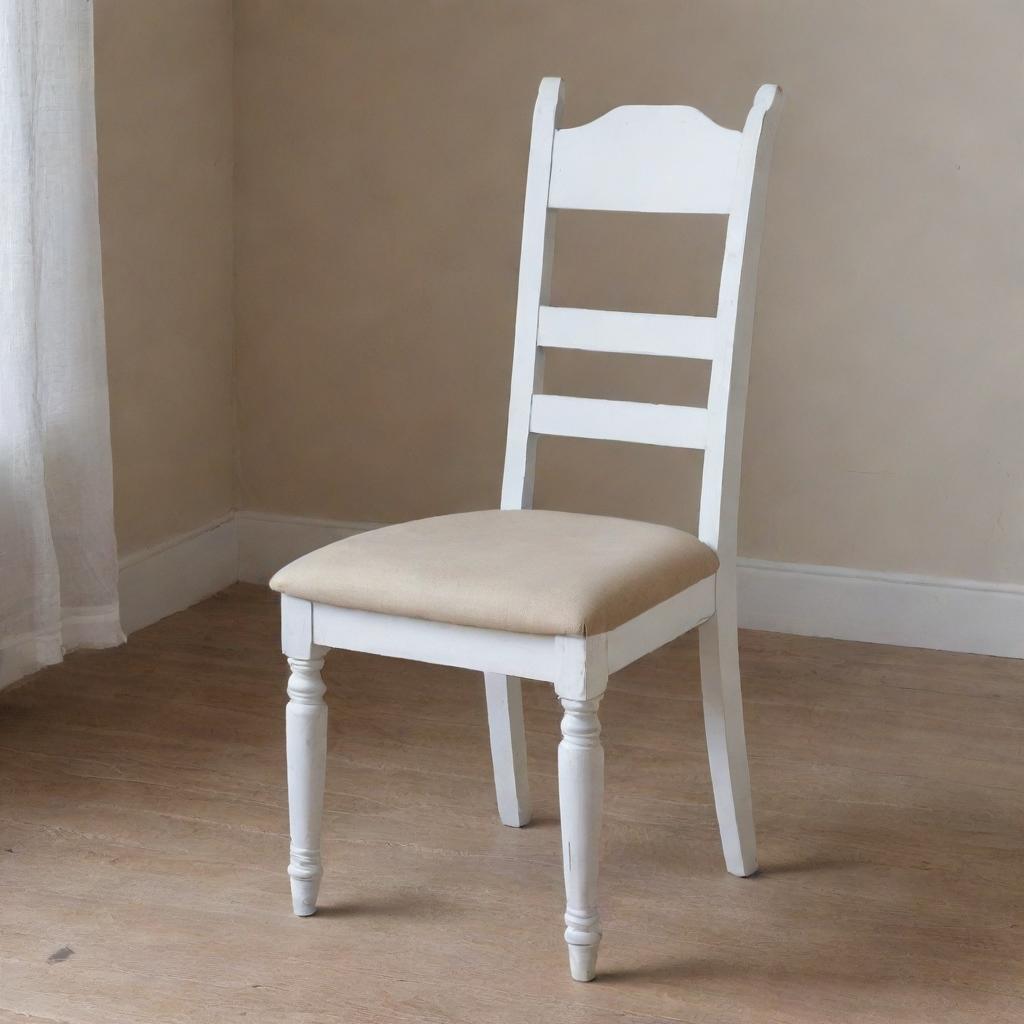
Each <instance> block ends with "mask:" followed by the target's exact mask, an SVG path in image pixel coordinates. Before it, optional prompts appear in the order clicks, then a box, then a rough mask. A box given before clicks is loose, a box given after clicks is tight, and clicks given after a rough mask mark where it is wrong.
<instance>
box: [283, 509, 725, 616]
mask: <svg viewBox="0 0 1024 1024" xmlns="http://www.w3.org/2000/svg"><path fill="white" fill-rule="evenodd" d="M717 569H718V557H717V555H716V554H715V553H714V551H712V550H711V548H709V547H708V546H707V545H706V544H702V543H701V542H700V541H699V540H697V538H696V537H694V536H692V535H691V534H688V533H683V532H682V531H681V530H675V529H673V528H672V527H670V526H657V525H655V524H653V523H642V522H636V521H633V520H628V519H614V518H611V517H605V516H590V515H580V514H577V513H571V512H547V511H540V510H532V509H530V510H522V511H486V512H465V513H460V514H457V515H449V516H437V517H435V518H432V519H419V520H415V521H414V522H409V523H400V524H399V525H397V526H387V527H384V528H382V529H379V530H371V531H369V532H367V533H363V534H359V535H358V536H355V537H349V538H347V539H345V540H340V541H337V542H336V543H334V544H328V545H327V546H326V547H323V548H320V549H319V550H318V551H313V552H311V553H310V554H308V555H303V556H302V557H301V558H299V559H297V560H296V561H294V562H292V563H291V564H290V565H287V566H285V567H284V568H283V569H282V570H281V571H280V572H278V573H277V574H276V575H275V576H274V578H273V579H272V580H271V581H270V586H271V587H272V588H273V589H274V590H277V591H280V592H281V593H284V594H289V595H291V596H292V597H298V598H302V599H304V600H307V601H314V602H318V603H321V604H329V605H333V606H335V607H339V608H358V609H362V610H364V611H372V612H383V613H386V614H388V615H402V616H407V617H411V618H417V619H429V620H431V621H434V622H448V623H454V624H456V625H463V626H480V627H483V628H486V629H499V630H504V631H506V632H512V633H535V634H541V635H545V636H582V635H593V634H597V633H603V632H606V631H607V630H610V629H614V628H615V627H616V626H620V625H622V623H624V622H627V621H628V620H629V619H632V618H633V617H634V616H636V615H639V614H640V613H641V612H645V611H647V609H649V608H653V607H654V606H655V605H656V604H659V603H660V602H662V601H665V600H667V599H668V598H670V597H672V596H673V595H674V594H678V593H679V592H680V591H682V590H685V589H686V588H687V587H689V586H692V585H693V584H694V583H697V582H699V581H700V580H702V579H705V578H706V577H708V576H711V575H713V574H714V573H715V572H716V571H717Z"/></svg>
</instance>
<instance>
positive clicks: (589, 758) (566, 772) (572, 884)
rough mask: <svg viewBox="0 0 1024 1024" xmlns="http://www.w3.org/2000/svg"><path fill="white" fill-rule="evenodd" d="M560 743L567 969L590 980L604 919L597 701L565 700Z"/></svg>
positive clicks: (601, 773) (601, 763) (601, 755)
mask: <svg viewBox="0 0 1024 1024" xmlns="http://www.w3.org/2000/svg"><path fill="white" fill-rule="evenodd" d="M561 703H562V707H563V709H564V710H565V715H564V716H563V718H562V742H561V743H560V744H559V745H558V800H559V804H560V805H561V816H562V864H563V867H564V869H565V904H566V905H565V924H566V928H565V941H566V943H567V944H568V946H569V971H570V973H571V974H572V976H573V978H574V979H575V980H576V981H592V980H593V978H594V975H595V973H596V971H597V947H598V945H599V944H600V942H601V922H600V918H599V917H598V913H597V869H598V857H599V853H600V849H599V847H600V843H601V805H602V802H603V799H604V748H603V747H602V746H601V723H600V722H599V721H598V719H597V706H598V704H600V703H601V698H600V697H598V698H597V699H595V700H568V699H565V698H563V699H562V702H561Z"/></svg>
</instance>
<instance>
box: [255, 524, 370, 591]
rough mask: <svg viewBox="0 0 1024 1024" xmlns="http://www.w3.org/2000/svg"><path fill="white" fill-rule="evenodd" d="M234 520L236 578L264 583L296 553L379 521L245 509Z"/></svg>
mask: <svg viewBox="0 0 1024 1024" xmlns="http://www.w3.org/2000/svg"><path fill="white" fill-rule="evenodd" d="M235 522H236V523H237V524H238V578H239V579H240V580H241V581H242V582H243V583H266V582H267V581H268V580H269V579H270V577H271V576H273V575H274V573H275V572H277V570H278V569H280V568H281V566H283V565H287V564H288V563H289V562H292V561H294V560H295V559H296V558H298V557H299V555H304V554H306V553H307V552H309V551H315V550H316V549H317V548H322V547H323V546H324V545H325V544H330V543H331V542H332V541H336V540H342V539H343V538H345V537H352V536H354V535H355V534H357V533H363V532H365V531H366V530H373V529H375V528H376V527H377V526H379V525H380V524H379V523H345V522H340V521H337V520H332V519H305V518H302V517H300V516H279V515H273V514H272V513H269V512H244V511H241V512H236V513H235Z"/></svg>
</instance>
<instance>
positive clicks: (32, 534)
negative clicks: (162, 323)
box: [0, 0, 124, 687]
mask: <svg viewBox="0 0 1024 1024" xmlns="http://www.w3.org/2000/svg"><path fill="white" fill-rule="evenodd" d="M0 580H2V585H0V687H2V686H5V685H7V684H9V683H11V682H12V681H14V680H15V679H17V678H19V677H21V676H23V675H26V674H27V673H29V672H32V671H34V670H35V669H37V668H40V667H42V666H44V665H48V664H52V663H54V662H57V661H60V659H61V657H62V655H63V652H64V651H66V650H69V649H71V648H74V647H79V646H92V647H99V646H108V645H113V644H116V643H119V642H121V641H122V640H123V639H124V637H123V634H122V632H121V627H120V622H119V617H118V605H117V553H116V545H115V541H114V521H113V493H112V484H111V455H110V423H109V406H108V395H107V369H106V353H105V339H104V333H103V298H102V292H101V279H100V247H99V218H98V203H97V188H96V124H95V104H94V98H93V40H92V5H91V3H89V2H87V0H3V2H2V3H0Z"/></svg>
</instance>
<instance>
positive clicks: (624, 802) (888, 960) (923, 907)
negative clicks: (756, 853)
mask: <svg viewBox="0 0 1024 1024" xmlns="http://www.w3.org/2000/svg"><path fill="white" fill-rule="evenodd" d="M278 640H279V637H278V602H277V600H276V597H275V596H274V595H272V594H270V593H269V592H267V591H265V590H262V589H261V588H257V587H249V586H237V587H234V588H232V589H231V590H230V591H229V592H228V593H227V594H225V595H220V596H218V597H216V598H213V599H211V600H209V601H206V602H204V603H203V604H202V605H200V606H198V607H196V608H194V609H190V610H188V611H186V612H183V613H181V614H179V615H175V616H173V617H172V618H170V619H167V620H164V621H163V622H161V623H159V624H157V625H156V626H153V627H151V628H149V629H146V630H143V631H141V632H140V633H138V634H136V635H135V636H133V637H132V638H131V640H130V642H129V643H128V645H127V646H125V647H122V648H119V649H116V650H111V651H96V652H90V651H83V652H78V653H76V654H74V655H72V656H71V657H69V658H68V660H67V662H66V663H65V664H64V665H62V666H58V667H55V668H53V669H48V670H46V671H44V672H42V673H40V674H39V675H38V676H37V677H36V678H35V679H34V680H32V681H30V682H29V683H27V684H26V685H25V686H23V687H21V688H19V689H16V690H13V691H9V692H6V693H4V694H3V695H2V696H0V924H2V927H0V977H2V979H3V981H2V983H0V1020H4V1021H6V1020H8V1019H10V1020H11V1021H12V1024H13V1022H14V1021H18V1020H26V1019H27V1020H31V1019H32V1018H33V1017H34V1018H37V1019H40V1020H42V1021H45V1022H54V1021H60V1022H68V1024H129V1022H130V1024H138V1022H140V1021H165V1020H167V1021H185V1020H188V1021H190V1022H192V1024H213V1022H217V1024H220V1022H222V1021H223V1020H225V1019H234V1018H235V1017H237V1016H238V1015H239V1014H240V1013H242V1012H244V1013H245V1015H246V1018H245V1019H247V1020H275V1021H282V1022H285V1024H299V1022H308V1021H314V1020H320V1019H339V1020H352V1021H354V1022H358V1024H371V1022H374V1024H375V1022H378V1021H381V1022H383V1021H385V1020H399V1021H404V1022H413V1021H421V1020H457V1021H463V1020H466V1021H468V1020H491V1021H496V1022H499V1024H532V1022H534V1021H537V1020H546V1021H554V1022H559V1024H562V1022H568V1024H584V1022H594V1024H614V1022H616V1021H622V1020H624V1019H628V1020H630V1021H636V1022H637V1024H656V1022H657V1024H661V1022H667V1021H672V1022H673V1024H678V1022H680V1021H684V1022H691V1021H698V1020H699V1021H711V1022H715V1024H735V1021H737V1020H749V1021H760V1020H772V1021H774V1022H777V1024H820V1022H821V1020H822V1013H823V1010H822V1008H823V1007H825V1008H826V1010H825V1015H826V1016H827V1017H828V1018H829V1019H831V1020H864V1021H875V1022H881V1021H884V1022H886V1024H919V1022H920V1021H942V1022H943V1024H947V1022H948V1024H976V1022H977V1021H981V1020H983V1021H985V1022H986V1024H988V1022H994V1024H1010V1022H1016V1021H1019V1020H1021V1019H1024V975H1022V972H1021V970H1020V963H1021V962H1022V959H1024V936H1022V935H1021V934H1020V932H1021V929H1020V928H1019V927H1018V925H1019V922H1020V920H1021V919H1022V918H1024V833H1022V830H1021V828H1020V822H1021V820H1022V819H1024V762H1022V760H1021V758H1020V756H1019V753H1020V746H1021V737H1022V735H1024V663H1021V662H1013V661H1009V660H1007V659H995V658H983V657H973V656H970V655H956V654H942V653H940V652H935V651H915V650H907V649H899V648H886V647H879V646H873V645H867V644H857V643H849V642H843V641H835V640H819V639H809V638H802V637H788V636H783V635H779V634H769V633H749V632H748V633H743V634H741V643H742V650H741V657H742V664H743V668H744V690H745V698H746V707H747V732H748V739H749V744H750V752H751V771H752V776H753V783H754V795H755V807H756V809H757V815H758V825H759V830H760V833H759V838H760V854H761V862H762V868H763V870H762V873H761V875H760V876H758V877H756V878H754V879H750V880H743V881H740V880H738V879H734V878H732V877H730V876H728V875H727V874H726V873H725V872H724V870H723V869H722V866H721V852H720V848H719V845H718V838H717V834H716V826H715V820H714V810H713V807H712V800H711V791H710V786H709V784H708V780H707V762H706V755H705V750H704V736H703V724H702V721H701V708H700V700H699V683H698V679H697V659H696V646H695V643H694V639H693V637H692V635H691V636H689V637H684V638H683V639H681V640H679V641H677V642H674V643H672V644H669V645H668V646H666V647H663V648H660V649H659V650H657V651H655V652H653V653H652V654H650V655H648V656H647V657H645V658H643V659H642V660H641V661H638V662H636V663H634V664H632V665H630V666H629V667H628V668H626V669H625V670H623V671H622V672H619V673H617V674H616V675H614V676H612V678H611V681H610V686H609V690H608V693H607V695H606V697H605V699H604V701H603V703H602V707H601V717H602V722H603V725H604V733H603V741H604V744H605V747H606V751H607V798H606V805H605V827H604V837H603V865H602V866H603V872H602V882H601V887H602V896H603V898H604V900H605V904H606V906H607V910H608V914H607V917H606V921H605V945H604V947H603V949H602V961H601V977H600V978H599V980H598V981H597V982H595V984H594V985H593V986H589V987H581V986H573V985H572V983H571V982H570V981H569V979H568V978H567V977H566V974H565V969H564V962H563V957H564V951H563V946H562V938H561V934H560V928H559V926H558V920H559V916H560V910H561V902H562V884H561V870H562V869H561V858H560V851H559V831H558V802H557V793H556V777H555V771H556V769H555V754H556V747H557V743H558V738H559V718H560V709H559V707H558V705H557V702H556V701H555V700H554V697H553V695H552V693H551V687H550V686H547V685H544V684H525V683H524V686H523V692H524V704H525V726H526V734H527V737H528V742H529V745H530V763H529V775H530V783H531V789H532V796H533V803H534V819H533V823H532V824H531V826H530V827H529V828H526V829H521V830H520V829H508V828H504V827H503V826H502V825H501V824H500V823H499V821H498V817H497V814H496V812H495V810H494V794H493V789H492V783H491V777H490V773H489V754H488V745H487V717H486V710H485V704H484V693H483V679H482V677H481V676H480V675H479V674H476V673H468V672H465V671H462V670H455V669H444V668H436V667H433V666H429V665H420V664H415V663H411V662H405V661H399V660H395V659H383V658H377V657H374V656H370V655H363V654H352V653H347V652H332V653H331V654H330V655H329V656H328V660H327V668H326V670H325V680H326V682H327V685H328V703H329V706H330V708H331V721H330V727H329V734H328V749H329V754H328V781H327V794H326V814H325V841H324V861H325V867H326V875H325V880H324V890H323V892H324V895H325V901H324V902H325V907H324V910H323V912H322V913H321V914H319V915H318V916H317V917H314V918H312V919H310V920H299V919H296V918H294V917H293V916H292V915H291V910H290V905H289V897H288V882H287V878H286V877H285V875H284V871H283V869H284V865H285V863H286V861H287V846H288V840H287V809H286V806H285V785H284V762H283V717H284V716H283V704H284V683H285V677H286V669H285V665H284V661H283V658H282V657H281V656H280V654H279V652H278ZM8 851H12V852H8ZM65 946H67V947H70V948H71V949H72V950H73V951H74V952H73V954H72V955H70V956H69V957H67V958H66V959H64V960H58V961H55V962H50V957H52V956H53V954H54V953H55V952H56V951H58V950H60V949H62V948H64V947H65ZM951 964H953V965H955V969H953V970H951V968H950V965H951ZM524 978H528V979H529V985H527V986H525V987H524V984H523V979H524Z"/></svg>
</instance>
